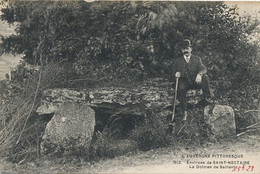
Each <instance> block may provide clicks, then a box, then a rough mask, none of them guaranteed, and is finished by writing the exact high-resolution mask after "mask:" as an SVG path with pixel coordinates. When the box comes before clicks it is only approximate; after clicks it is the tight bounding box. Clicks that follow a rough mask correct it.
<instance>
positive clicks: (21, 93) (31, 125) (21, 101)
mask: <svg viewBox="0 0 260 174" xmlns="http://www.w3.org/2000/svg"><path fill="white" fill-rule="evenodd" d="M67 75H68V71H67V68H66V67H64V66H63V67H61V66H59V65H58V64H49V65H47V66H44V67H42V68H41V69H40V70H39V71H36V72H34V73H33V74H31V75H30V76H29V78H28V79H24V80H23V81H21V82H15V81H12V82H8V83H9V86H10V84H12V85H15V86H16V88H18V89H19V90H18V91H17V90H14V88H10V89H8V90H6V89H3V90H5V92H6V93H5V95H4V97H3V96H2V100H1V102H2V103H1V107H0V119H1V120H2V121H1V123H0V124H1V128H0V157H1V158H6V159H8V160H10V161H14V162H22V161H24V160H28V159H32V158H34V157H35V156H37V155H39V143H40V138H41V136H42V133H43V130H44V127H45V124H46V123H45V122H44V119H43V118H40V117H37V113H36V109H37V107H38V106H39V104H40V100H41V95H42V92H43V91H44V90H45V89H48V88H53V87H56V86H57V85H60V84H62V83H63V82H64V79H66V77H67ZM6 87H7V88H8V85H7V86H6ZM1 90H2V89H1Z"/></svg>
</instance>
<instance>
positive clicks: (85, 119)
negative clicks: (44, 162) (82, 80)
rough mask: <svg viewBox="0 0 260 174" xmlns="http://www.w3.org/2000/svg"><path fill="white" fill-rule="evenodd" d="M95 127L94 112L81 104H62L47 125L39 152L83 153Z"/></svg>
mask: <svg viewBox="0 0 260 174" xmlns="http://www.w3.org/2000/svg"><path fill="white" fill-rule="evenodd" d="M94 126H95V112H94V110H93V109H91V108H90V107H89V106H88V105H86V104H83V103H63V104H61V105H60V108H59V109H57V110H56V112H55V114H54V116H53V118H52V119H51V121H50V122H49V123H48V124H47V126H46V129H45V133H44V135H43V137H42V143H41V151H42V152H43V153H57V152H61V153H62V152H64V151H74V152H76V151H84V150H87V149H88V148H89V146H90V143H91V140H92V136H93V133H94Z"/></svg>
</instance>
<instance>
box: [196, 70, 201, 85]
mask: <svg viewBox="0 0 260 174" xmlns="http://www.w3.org/2000/svg"><path fill="white" fill-rule="evenodd" d="M201 80H202V74H201V73H199V74H197V77H196V79H195V82H196V83H197V84H200V83H201Z"/></svg>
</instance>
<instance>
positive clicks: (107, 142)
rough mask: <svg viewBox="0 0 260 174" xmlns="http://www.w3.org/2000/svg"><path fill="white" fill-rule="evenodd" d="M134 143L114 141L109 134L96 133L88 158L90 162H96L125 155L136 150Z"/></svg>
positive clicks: (122, 140) (125, 140) (124, 140)
mask: <svg viewBox="0 0 260 174" xmlns="http://www.w3.org/2000/svg"><path fill="white" fill-rule="evenodd" d="M137 148H138V147H137V145H136V142H135V141H132V140H128V139H121V140H120V139H115V138H113V137H112V136H111V135H110V134H109V133H107V132H104V133H101V132H97V133H96V141H95V143H93V144H92V145H91V148H90V151H89V153H90V154H89V156H88V157H86V158H88V159H90V160H98V159H102V158H114V157H116V156H120V155H125V154H126V153H128V152H133V151H135V150H137Z"/></svg>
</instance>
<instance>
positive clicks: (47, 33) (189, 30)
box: [1, 1, 259, 83]
mask: <svg viewBox="0 0 260 174" xmlns="http://www.w3.org/2000/svg"><path fill="white" fill-rule="evenodd" d="M236 9H237V8H236V7H234V8H230V7H228V6H227V5H225V4H224V3H221V2H211V3H204V2H193V3H191V2H189V3H187V2H186V3H185V2H93V3H87V2H84V1H80V2H61V1H58V2H10V3H9V4H8V6H7V7H6V8H3V9H2V12H3V14H2V16H1V17H2V20H4V21H7V22H8V23H10V24H12V23H14V22H18V23H19V25H18V27H17V30H16V31H17V35H12V36H10V37H7V38H2V40H3V44H2V47H3V48H4V52H12V53H15V54H16V53H24V54H25V56H24V57H23V59H24V60H25V61H26V62H28V63H31V64H40V60H39V56H37V55H36V53H35V50H37V49H41V50H42V54H43V57H42V59H43V60H42V63H44V64H46V63H48V62H59V61H61V60H62V61H63V62H70V63H71V64H73V68H75V69H77V70H78V71H79V72H80V73H81V74H85V75H93V74H95V73H96V74H97V73H99V74H100V75H99V76H95V77H97V78H100V76H102V75H104V74H106V73H107V72H108V71H111V73H110V74H109V76H111V77H115V76H116V77H117V75H119V74H121V76H127V75H129V71H130V72H131V71H133V73H132V74H131V73H130V76H132V77H134V75H133V74H139V75H149V76H154V75H156V76H158V75H161V76H166V77H167V76H168V74H167V73H169V72H168V71H167V69H170V67H169V65H170V64H171V63H172V61H173V57H174V56H176V55H178V50H176V49H175V48H174V45H175V44H176V43H178V42H179V41H181V40H182V39H183V38H189V39H191V40H192V41H193V43H194V51H195V52H197V54H199V55H201V56H202V57H203V59H204V61H205V62H206V64H207V65H208V67H214V71H218V73H220V74H218V76H217V77H214V79H217V78H219V77H220V76H221V77H226V76H227V79H229V80H230V81H231V82H232V83H233V82H236V81H237V83H240V82H241V81H243V82H244V79H245V77H248V76H250V77H252V79H250V82H251V81H252V80H254V79H255V80H256V79H258V78H257V77H255V75H254V74H256V73H257V72H258V71H259V65H258V66H256V64H255V63H256V61H258V63H259V60H257V59H256V51H257V48H256V47H255V46H254V45H250V44H248V42H247V36H248V35H249V34H250V33H253V31H254V29H255V28H256V26H257V23H253V22H252V21H249V20H250V19H248V20H247V21H238V17H237V15H238V14H237V12H236ZM36 24H37V25H36ZM37 54H39V53H37ZM241 64H243V65H245V66H243V67H241V66H239V65H241ZM99 71H101V72H99ZM91 72H92V74H91ZM93 72H94V73H93ZM112 72H113V73H112ZM118 78H120V76H119V77H118ZM245 83H246V82H245Z"/></svg>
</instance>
